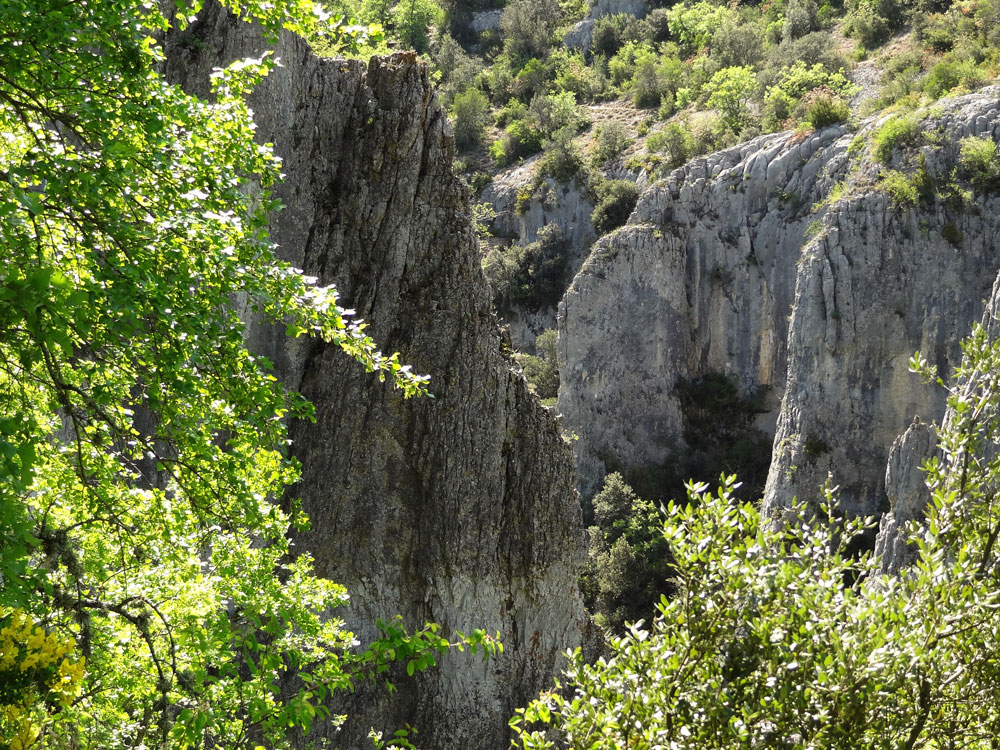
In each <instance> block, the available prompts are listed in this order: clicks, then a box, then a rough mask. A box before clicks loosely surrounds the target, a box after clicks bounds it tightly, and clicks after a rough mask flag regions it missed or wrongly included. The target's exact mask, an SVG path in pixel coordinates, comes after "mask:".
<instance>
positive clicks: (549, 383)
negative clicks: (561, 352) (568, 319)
mask: <svg viewBox="0 0 1000 750" xmlns="http://www.w3.org/2000/svg"><path fill="white" fill-rule="evenodd" d="M557 339H558V333H557V332H556V330H555V329H554V328H549V329H548V330H545V331H542V332H541V333H540V334H538V336H536V337H535V351H536V352H538V353H537V354H522V355H519V357H518V358H519V360H520V362H521V366H522V367H523V368H524V377H525V379H526V380H527V381H528V383H530V384H531V386H532V387H533V388H534V389H535V391H536V392H537V393H538V397H539V398H541V399H554V398H555V397H556V396H558V395H559V365H558V361H557V356H556V341H557Z"/></svg>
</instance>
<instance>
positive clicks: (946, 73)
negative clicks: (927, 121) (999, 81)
mask: <svg viewBox="0 0 1000 750" xmlns="http://www.w3.org/2000/svg"><path fill="white" fill-rule="evenodd" d="M985 82H986V75H985V73H984V72H983V71H981V70H980V69H979V67H978V66H977V65H976V63H975V62H974V61H972V60H955V59H949V58H945V59H944V60H942V61H941V62H939V63H938V64H937V65H935V66H934V67H933V68H931V69H930V71H929V72H928V73H927V76H926V77H925V78H924V86H923V89H924V93H926V94H928V95H929V96H930V97H932V98H934V99H938V98H940V97H942V96H944V95H945V94H947V93H949V92H950V91H952V90H953V89H956V88H958V87H960V86H961V88H963V89H966V90H969V91H972V90H974V89H977V88H979V87H980V86H982V85H983V83H985Z"/></svg>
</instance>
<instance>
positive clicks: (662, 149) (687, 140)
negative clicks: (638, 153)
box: [646, 122, 696, 168]
mask: <svg viewBox="0 0 1000 750" xmlns="http://www.w3.org/2000/svg"><path fill="white" fill-rule="evenodd" d="M695 147H696V144H695V142H694V139H693V138H692V137H691V134H690V133H688V131H687V128H684V127H682V126H681V125H679V124H677V123H676V122H671V123H668V124H667V125H666V126H664V128H663V129H662V130H660V131H659V132H657V133H653V134H652V135H651V136H649V138H648V139H647V140H646V150H647V151H649V152H650V153H662V154H666V155H667V165H668V166H669V167H671V168H677V167H679V166H681V165H682V164H684V163H685V162H686V161H687V160H688V159H689V158H690V157H691V154H692V153H693V152H694V150H695Z"/></svg>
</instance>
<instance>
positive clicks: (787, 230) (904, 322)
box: [559, 88, 1000, 513]
mask: <svg viewBox="0 0 1000 750" xmlns="http://www.w3.org/2000/svg"><path fill="white" fill-rule="evenodd" d="M998 97H1000V90H998V89H997V88H990V89H985V90H983V91H981V92H979V93H976V94H972V95H969V96H965V97H961V98H957V99H953V100H948V101H945V102H941V103H939V105H937V106H936V107H935V108H934V110H933V111H931V112H928V113H926V114H925V119H924V120H923V121H922V122H921V126H920V127H921V129H922V130H923V132H924V134H925V136H924V143H923V145H921V146H910V147H909V150H908V151H906V150H905V149H897V153H896V155H895V156H894V157H893V162H892V163H891V164H889V165H881V164H877V163H875V162H873V161H872V159H871V158H870V157H869V156H868V154H867V151H868V149H867V147H868V144H869V142H870V140H871V138H872V137H873V136H874V134H875V132H876V130H877V128H878V127H879V125H880V122H878V121H874V120H870V121H868V122H866V123H864V124H863V125H862V127H861V128H860V129H859V130H858V131H857V132H853V131H851V130H849V129H848V128H846V126H833V127H830V128H827V129H825V130H822V131H820V132H817V133H814V134H812V135H809V136H806V137H805V138H803V137H802V136H800V135H798V134H793V133H781V134H775V135H769V136H762V137H761V138H758V139H755V140H754V141H751V142H748V143H746V144H742V145H740V146H737V147H734V148H732V149H729V150H726V151H722V152H719V153H717V154H713V155H711V156H708V157H705V158H703V159H698V160H695V161H693V162H691V163H689V164H688V165H686V166H684V167H682V168H680V169H678V170H676V171H675V172H673V173H672V174H671V175H670V176H669V177H668V178H667V179H665V180H662V181H660V182H659V183H657V184H655V185H653V186H652V187H651V188H650V189H648V190H647V191H646V192H645V193H644V194H643V196H642V197H641V198H640V201H639V205H638V206H637V207H636V210H635V211H634V213H633V215H632V217H631V219H630V224H629V225H627V226H626V227H623V228H622V229H620V230H618V231H617V232H616V233H614V234H612V235H610V236H608V237H605V238H602V239H601V240H599V241H598V242H597V244H596V245H595V247H594V250H593V252H592V253H591V256H590V257H589V259H588V260H587V262H586V263H585V264H584V266H583V268H582V270H581V271H580V273H579V274H578V275H577V277H576V279H575V280H574V282H573V284H572V286H571V287H570V289H569V291H568V292H567V294H566V296H565V298H564V299H563V302H562V306H561V308H560V319H559V332H560V341H559V354H560V373H561V377H562V382H561V386H560V393H559V410H560V411H561V412H562V413H563V414H564V421H565V425H566V428H567V430H568V431H569V432H571V433H573V434H575V435H577V436H578V438H579V439H578V441H577V442H576V443H575V448H574V450H575V452H576V457H577V464H578V471H579V474H580V487H581V490H582V491H583V493H584V495H588V494H591V493H593V492H594V491H595V490H596V489H597V488H598V487H599V482H600V480H601V478H602V477H603V475H604V474H605V473H606V472H607V471H608V470H609V468H610V467H612V466H622V465H623V466H633V467H634V466H643V465H656V464H659V463H661V462H663V461H670V460H671V456H672V455H676V454H677V453H682V452H683V451H684V450H685V446H684V435H683V422H682V413H681V408H680V401H679V394H678V390H677V383H678V382H679V380H681V379H682V378H683V379H688V380H691V379H696V378H698V377H701V376H704V375H706V374H709V373H713V372H721V373H726V374H728V375H730V376H732V377H734V378H735V379H736V381H737V383H738V384H739V385H740V387H741V389H743V391H744V392H745V393H746V394H750V393H753V392H754V390H755V389H757V388H759V387H760V386H768V387H770V392H771V394H772V397H773V400H772V404H773V408H772V411H771V413H770V415H764V416H762V418H761V420H760V426H761V427H762V428H763V429H769V430H770V431H771V433H772V434H774V436H775V439H774V452H773V459H772V464H771V471H770V475H769V477H768V482H767V489H766V491H765V504H766V506H767V508H768V509H769V510H771V511H774V512H777V511H778V510H779V509H780V508H782V507H785V506H786V505H787V504H788V503H789V502H790V501H791V499H792V497H794V496H798V497H800V498H802V499H806V498H816V497H818V487H819V486H820V485H821V484H822V482H823V481H824V480H825V479H826V477H827V474H828V473H832V474H833V479H834V483H835V484H837V485H839V487H840V494H839V497H840V502H841V506H842V508H843V510H844V511H845V512H849V513H860V512H864V513H875V512H880V511H882V510H887V509H888V502H887V498H886V493H885V486H884V473H885V463H886V457H887V454H888V451H889V448H890V446H891V444H892V442H893V440H894V438H895V437H896V436H897V435H898V434H900V432H901V431H902V430H903V429H904V428H905V426H906V425H908V424H909V423H910V421H911V420H912V419H913V417H914V416H915V415H919V416H920V417H922V418H923V419H924V421H927V422H930V421H933V420H935V419H937V418H940V416H941V415H942V412H943V409H944V396H943V393H942V392H941V391H940V390H939V389H937V388H936V387H934V386H930V385H927V384H925V383H923V382H922V381H921V379H920V378H919V377H917V376H915V375H912V374H911V373H909V371H908V360H909V357H910V356H911V355H912V354H913V353H914V351H916V350H918V349H920V350H921V351H923V352H924V354H925V355H926V356H927V357H928V359H929V360H930V361H931V362H934V363H936V364H938V366H939V370H940V372H942V373H943V374H947V373H948V371H949V370H950V368H951V367H953V366H954V365H955V364H957V363H958V361H959V357H960V350H959V346H958V342H959V341H960V340H961V339H962V337H963V336H965V335H966V334H967V332H968V330H969V328H970V326H971V324H972V322H973V321H975V320H976V319H978V318H979V316H980V314H981V311H982V309H983V300H984V298H985V297H986V296H987V295H988V293H989V290H990V283H991V282H992V280H993V277H994V275H995V273H996V270H997V268H998V266H1000V254H998V252H997V247H998V244H1000V238H998V233H1000V221H998V220H997V217H998V216H1000V200H998V199H997V198H996V197H993V196H990V195H983V194H979V193H976V194H973V193H971V192H969V193H968V194H967V195H966V196H965V197H964V198H960V199H959V198H958V197H957V195H956V194H955V192H954V185H955V184H956V183H955V180H956V172H955V170H956V165H957V163H958V150H959V145H958V144H959V141H960V139H961V138H963V137H966V136H969V135H985V136H987V137H992V138H993V139H994V140H998V139H1000V116H998V110H1000V101H998ZM916 149H919V150H920V151H921V152H922V153H923V156H924V159H925V165H926V170H927V173H928V175H930V177H931V178H932V180H933V182H934V186H933V187H932V189H931V191H930V192H931V194H930V195H927V196H923V197H921V199H920V200H919V202H918V205H914V206H910V205H904V206H900V205H895V204H894V203H893V202H892V200H891V199H890V197H889V195H888V194H887V193H886V192H885V190H884V189H883V188H882V186H881V183H880V180H881V175H882V174H883V173H884V171H885V170H887V169H890V168H893V169H903V170H904V171H905V172H906V173H907V174H909V175H913V174H914V173H915V172H916V171H917V167H916V158H917V156H918V154H917V152H916ZM957 179H958V188H959V190H963V189H965V190H967V189H968V183H967V182H962V180H963V178H962V175H960V174H959V175H958V176H957ZM835 187H836V188H837V191H836V193H833V197H832V198H831V199H828V196H831V191H832V190H833V189H834V188H835ZM697 478H698V479H707V480H712V479H713V477H697Z"/></svg>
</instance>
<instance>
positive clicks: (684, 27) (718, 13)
mask: <svg viewBox="0 0 1000 750" xmlns="http://www.w3.org/2000/svg"><path fill="white" fill-rule="evenodd" d="M734 12H735V11H732V10H730V9H729V8H727V7H726V6H724V5H715V4H714V3H711V2H706V0H699V2H696V3H693V4H691V5H686V4H685V3H678V4H677V5H675V6H674V7H673V8H671V9H670V10H669V11H668V13H667V19H668V20H667V23H668V24H669V26H670V36H671V38H672V39H675V40H676V41H677V42H678V43H679V44H681V45H682V46H683V47H684V48H685V50H686V51H687V52H689V53H695V52H697V51H698V50H700V49H701V48H702V47H704V46H705V45H707V44H708V43H709V41H711V39H712V36H713V35H714V34H715V32H716V31H717V30H718V28H719V27H720V26H722V22H723V20H724V19H725V18H726V17H727V16H729V15H731V14H733V13H734Z"/></svg>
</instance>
